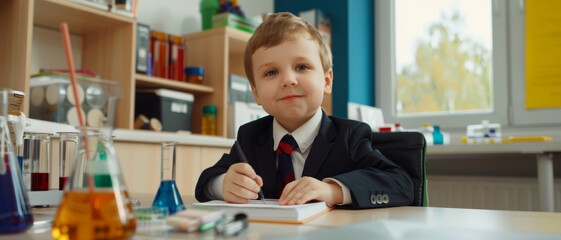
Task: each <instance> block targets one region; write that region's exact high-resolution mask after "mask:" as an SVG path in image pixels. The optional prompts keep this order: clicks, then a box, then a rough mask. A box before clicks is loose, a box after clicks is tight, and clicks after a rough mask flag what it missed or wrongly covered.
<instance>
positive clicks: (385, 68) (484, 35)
mask: <svg viewBox="0 0 561 240" xmlns="http://www.w3.org/2000/svg"><path fill="white" fill-rule="evenodd" d="M375 8H376V9H375V21H376V23H375V25H376V34H375V39H376V103H377V105H378V106H379V107H381V108H382V111H383V113H384V117H385V118H386V121H387V122H400V123H402V124H403V125H404V126H405V127H406V128H418V127H420V126H421V125H422V123H425V122H428V123H432V124H436V125H441V126H443V127H447V128H453V127H456V128H465V126H466V125H468V124H474V123H478V122H480V121H481V120H482V119H488V120H490V121H491V122H498V123H501V124H506V123H507V106H508V95H507V67H506V66H507V57H506V54H507V39H506V3H505V1H491V0H430V1H429V0H423V1H417V0H388V1H376V3H375Z"/></svg>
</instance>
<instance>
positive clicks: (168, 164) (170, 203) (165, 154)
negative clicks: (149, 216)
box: [152, 142, 184, 214]
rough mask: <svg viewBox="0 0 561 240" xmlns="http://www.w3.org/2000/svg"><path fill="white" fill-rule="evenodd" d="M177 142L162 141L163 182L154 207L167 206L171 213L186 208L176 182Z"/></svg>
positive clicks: (153, 204)
mask: <svg viewBox="0 0 561 240" xmlns="http://www.w3.org/2000/svg"><path fill="white" fill-rule="evenodd" d="M176 145H177V143H176V142H162V164H161V167H162V168H161V182H160V187H159V188H158V192H157V193H156V197H155V198H154V202H153V203H152V207H167V208H168V210H169V214H173V213H175V212H177V211H181V210H183V209H184V206H183V200H181V195H179V191H178V190H177V185H176V184H175V149H176Z"/></svg>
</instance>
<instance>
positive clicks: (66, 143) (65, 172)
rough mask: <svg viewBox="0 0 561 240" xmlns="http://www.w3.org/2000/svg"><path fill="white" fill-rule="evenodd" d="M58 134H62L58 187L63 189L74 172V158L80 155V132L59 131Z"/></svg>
mask: <svg viewBox="0 0 561 240" xmlns="http://www.w3.org/2000/svg"><path fill="white" fill-rule="evenodd" d="M58 134H59V135H60V149H59V178H58V189H59V190H61V191H62V190H64V185H65V184H66V180H68V177H70V173H71V172H72V165H73V164H74V160H75V159H76V157H77V156H78V147H79V142H78V141H79V139H80V133H78V132H59V133H58Z"/></svg>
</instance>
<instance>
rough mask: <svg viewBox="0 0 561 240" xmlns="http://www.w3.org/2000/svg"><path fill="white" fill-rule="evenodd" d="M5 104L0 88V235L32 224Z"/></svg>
mask: <svg viewBox="0 0 561 240" xmlns="http://www.w3.org/2000/svg"><path fill="white" fill-rule="evenodd" d="M7 106H8V90H6V89H0V109H1V110H2V115H1V116H0V193H1V194H0V234H5V233H16V232H22V231H25V230H27V229H29V228H30V227H31V226H32V225H33V214H32V213H31V207H30V206H29V200H28V197H27V192H26V191H25V188H24V186H23V180H22V177H21V171H20V169H19V166H18V164H17V163H16V159H15V157H14V152H13V145H12V143H11V139H10V133H9V131H8V124H7V121H6V119H7V109H8V108H7Z"/></svg>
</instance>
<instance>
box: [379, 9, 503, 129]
mask: <svg viewBox="0 0 561 240" xmlns="http://www.w3.org/2000/svg"><path fill="white" fill-rule="evenodd" d="M374 4H375V5H374V21H375V22H374V26H375V48H374V49H375V69H376V71H375V79H376V81H375V87H376V89H375V93H376V94H375V96H376V105H377V107H380V108H381V109H382V112H383V114H384V119H385V121H386V122H388V123H397V122H399V123H401V124H402V126H404V127H405V128H418V127H420V126H421V125H422V124H423V123H431V124H433V125H440V126H441V127H442V128H448V129H450V128H458V129H459V128H462V129H465V127H466V126H467V125H469V124H476V123H480V122H481V120H484V119H486V120H489V121H490V122H492V123H500V124H501V125H507V123H508V105H509V104H508V100H509V98H508V96H509V95H508V84H507V82H508V68H507V64H508V62H507V61H508V57H507V56H508V52H507V46H508V44H507V40H508V39H507V3H506V0H492V3H491V7H492V11H491V12H492V14H493V16H492V21H493V23H492V24H493V28H492V29H493V69H492V72H493V86H492V88H493V110H492V111H491V112H482V113H454V114H449V113H447V114H430V115H429V114H427V115H421V116H402V117H398V116H397V113H396V109H395V102H396V99H397V96H396V93H395V92H394V91H393V89H395V88H394V85H395V84H396V77H397V76H396V74H395V72H396V71H395V69H396V66H395V65H396V64H395V32H394V29H395V21H394V19H395V18H394V13H395V0H385V1H375V3H374ZM386 79H387V80H386Z"/></svg>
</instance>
